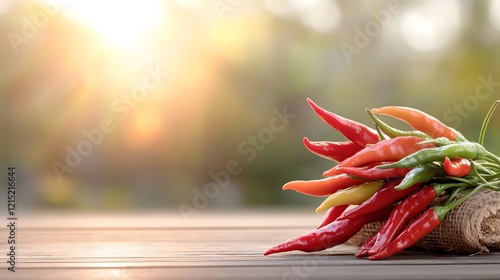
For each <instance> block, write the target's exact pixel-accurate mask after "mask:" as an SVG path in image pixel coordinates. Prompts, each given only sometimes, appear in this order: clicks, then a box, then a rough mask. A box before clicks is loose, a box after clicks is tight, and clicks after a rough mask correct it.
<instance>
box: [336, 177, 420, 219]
mask: <svg viewBox="0 0 500 280" xmlns="http://www.w3.org/2000/svg"><path fill="white" fill-rule="evenodd" d="M401 180H402V179H401V178H400V179H395V180H388V181H386V182H384V185H383V186H382V188H380V190H379V191H377V192H376V193H375V194H374V195H372V196H371V197H370V198H369V199H368V200H366V201H365V202H363V203H362V204H360V205H358V206H357V207H355V208H352V209H351V210H348V211H347V212H344V213H343V214H342V215H341V216H340V217H339V218H338V220H342V219H352V218H354V217H357V216H363V215H366V214H368V213H372V212H375V211H378V210H380V209H383V208H385V207H387V206H389V205H391V204H393V203H394V202H398V201H400V200H401V199H403V198H405V197H406V196H408V195H410V194H412V193H413V192H415V191H416V190H417V189H418V188H419V187H420V184H415V185H413V186H411V187H409V188H407V189H404V190H400V191H399V190H396V189H395V188H394V187H396V186H397V185H399V184H400V183H401Z"/></svg>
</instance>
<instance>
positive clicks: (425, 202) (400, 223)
mask: <svg viewBox="0 0 500 280" xmlns="http://www.w3.org/2000/svg"><path fill="white" fill-rule="evenodd" d="M443 190H444V188H440V187H438V186H425V187H423V188H422V189H420V190H418V191H417V192H415V193H413V194H412V195H410V196H409V197H407V198H406V199H405V200H403V201H402V202H401V203H400V204H399V205H398V206H396V208H394V210H393V211H392V213H391V215H390V216H389V218H388V219H387V221H386V222H385V223H384V225H383V226H382V227H381V228H380V229H379V230H378V232H377V234H376V241H375V242H374V244H372V246H371V248H370V249H369V251H368V254H369V255H375V254H377V253H378V252H379V251H380V250H382V249H383V248H385V246H387V244H389V243H390V242H391V241H392V239H393V238H394V236H396V234H398V233H399V232H400V231H401V230H402V229H403V227H404V226H405V225H406V224H407V223H408V222H409V221H410V220H411V219H413V218H414V217H415V216H417V215H418V214H419V213H420V212H422V211H424V210H425V208H427V206H429V204H430V203H431V202H432V201H433V200H434V199H435V198H436V197H437V196H438V195H439V194H440V193H442V191H443Z"/></svg>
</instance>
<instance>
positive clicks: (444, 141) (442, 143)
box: [419, 137, 456, 147]
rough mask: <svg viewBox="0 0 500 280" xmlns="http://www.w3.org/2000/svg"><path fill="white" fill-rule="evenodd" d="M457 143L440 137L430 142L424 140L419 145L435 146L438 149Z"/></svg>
mask: <svg viewBox="0 0 500 280" xmlns="http://www.w3.org/2000/svg"><path fill="white" fill-rule="evenodd" d="M455 143H456V142H455V141H451V140H450V139H448V138H446V137H438V138H432V139H429V140H424V141H422V142H420V143H419V144H434V145H435V146H436V147H442V146H446V145H450V144H455Z"/></svg>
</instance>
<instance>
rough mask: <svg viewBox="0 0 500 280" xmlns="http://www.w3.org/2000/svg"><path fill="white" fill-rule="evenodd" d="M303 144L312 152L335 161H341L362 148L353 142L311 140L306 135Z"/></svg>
mask: <svg viewBox="0 0 500 280" xmlns="http://www.w3.org/2000/svg"><path fill="white" fill-rule="evenodd" d="M304 146H306V148H307V149H308V150H309V151H311V152H312V153H313V154H316V155H318V156H320V157H323V158H326V159H329V160H333V161H337V162H340V161H343V160H345V159H346V158H349V157H351V156H352V155H354V154H355V153H357V152H359V151H361V150H362V149H363V147H362V146H360V145H358V144H356V143H354V142H327V141H317V142H312V141H309V139H307V137H304Z"/></svg>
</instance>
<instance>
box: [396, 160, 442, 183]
mask: <svg viewBox="0 0 500 280" xmlns="http://www.w3.org/2000/svg"><path fill="white" fill-rule="evenodd" d="M444 174H445V172H444V170H443V167H442V166H441V164H438V163H435V162H431V163H428V164H424V165H420V166H417V167H414V168H413V169H412V170H411V171H410V172H408V174H406V176H405V177H404V178H403V181H401V183H400V184H399V185H398V186H396V187H395V189H396V190H404V189H406V188H409V187H411V186H413V185H415V184H416V183H423V182H427V181H429V180H430V179H432V178H433V177H434V176H437V175H444Z"/></svg>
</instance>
